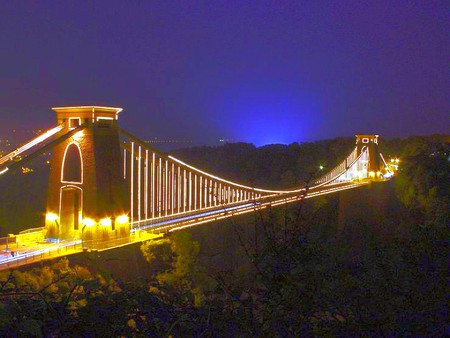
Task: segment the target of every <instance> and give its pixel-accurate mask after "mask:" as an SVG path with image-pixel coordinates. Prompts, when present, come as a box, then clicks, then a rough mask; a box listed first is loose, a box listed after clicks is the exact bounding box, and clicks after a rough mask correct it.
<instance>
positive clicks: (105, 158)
mask: <svg viewBox="0 0 450 338" xmlns="http://www.w3.org/2000/svg"><path fill="white" fill-rule="evenodd" d="M121 110H122V109H121V108H111V107H97V106H84V107H61V108H53V111H55V113H56V117H57V121H58V124H64V128H63V130H62V131H61V133H66V132H68V131H70V130H73V129H75V128H79V129H80V130H79V131H78V132H76V133H75V134H74V135H73V136H72V137H70V138H68V139H67V140H65V141H63V142H61V143H60V144H58V145H57V146H55V147H54V150H53V158H52V160H51V164H50V165H51V166H50V179H49V188H48V195H47V215H46V222H45V227H46V230H47V231H46V237H47V238H49V239H59V240H73V239H81V240H82V241H86V242H88V241H89V240H107V239H114V238H119V237H126V236H128V235H129V232H130V225H129V220H128V216H127V215H128V213H129V210H128V208H129V202H128V200H127V194H126V183H125V180H124V178H123V173H122V168H121V165H120V164H121V163H122V161H121V151H120V141H119V133H118V126H117V119H118V115H119V112H120V111H121Z"/></svg>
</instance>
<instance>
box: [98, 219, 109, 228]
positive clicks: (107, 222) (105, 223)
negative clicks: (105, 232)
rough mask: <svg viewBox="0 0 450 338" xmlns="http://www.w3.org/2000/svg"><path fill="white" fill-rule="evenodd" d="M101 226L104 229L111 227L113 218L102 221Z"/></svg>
mask: <svg viewBox="0 0 450 338" xmlns="http://www.w3.org/2000/svg"><path fill="white" fill-rule="evenodd" d="M100 225H102V226H104V227H109V226H111V218H103V219H102V220H100Z"/></svg>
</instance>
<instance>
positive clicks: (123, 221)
mask: <svg viewBox="0 0 450 338" xmlns="http://www.w3.org/2000/svg"><path fill="white" fill-rule="evenodd" d="M116 223H117V224H126V223H128V216H127V215H120V216H118V217H117V218H116Z"/></svg>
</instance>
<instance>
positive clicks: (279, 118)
mask: <svg viewBox="0 0 450 338" xmlns="http://www.w3.org/2000/svg"><path fill="white" fill-rule="evenodd" d="M449 22H450V2H449V1H411V0H409V1H380V0H377V1H317V0H314V1H308V2H306V1H251V2H246V1H242V0H241V1H229V0H228V1H223V2H222V1H195V0H191V1H111V0H109V1H96V2H94V1H92V2H91V1H89V2H88V1H1V3H0V46H1V47H0V58H1V67H0V136H2V135H6V134H8V133H10V131H11V129H13V128H21V127H22V126H23V127H25V128H26V129H31V128H46V127H50V126H52V125H54V122H55V117H54V113H53V112H52V111H51V110H50V107H54V106H64V105H91V104H95V105H111V106H120V107H123V108H124V111H123V112H122V113H121V121H120V122H121V126H122V127H124V128H125V129H126V130H128V131H129V132H131V133H133V134H135V135H136V136H138V137H140V138H143V139H149V138H152V137H159V138H164V139H185V140H193V141H195V142H196V143H207V144H210V143H213V142H216V141H217V140H218V139H220V138H227V139H232V140H236V141H245V142H253V143H255V144H256V145H262V144H266V143H290V142H294V141H297V142H302V141H311V140H318V139H325V138H334V137H338V136H352V135H353V134H355V133H365V132H367V133H378V134H381V136H384V137H388V138H392V137H405V136H409V135H416V134H420V135H426V134H431V133H449V117H450V114H449V112H450V100H449V93H450V81H449V80H450V79H449V61H450V42H449V32H450V27H449Z"/></svg>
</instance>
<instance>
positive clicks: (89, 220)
mask: <svg viewBox="0 0 450 338" xmlns="http://www.w3.org/2000/svg"><path fill="white" fill-rule="evenodd" d="M83 224H84V225H85V226H87V227H88V228H89V227H92V226H94V225H95V221H94V220H93V219H92V218H85V219H83Z"/></svg>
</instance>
